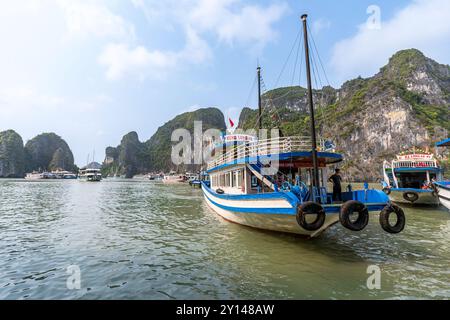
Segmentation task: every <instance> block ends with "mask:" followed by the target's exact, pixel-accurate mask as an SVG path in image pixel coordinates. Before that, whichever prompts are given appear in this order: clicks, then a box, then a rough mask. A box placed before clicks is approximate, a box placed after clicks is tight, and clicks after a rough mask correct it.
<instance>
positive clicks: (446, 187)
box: [434, 181, 450, 191]
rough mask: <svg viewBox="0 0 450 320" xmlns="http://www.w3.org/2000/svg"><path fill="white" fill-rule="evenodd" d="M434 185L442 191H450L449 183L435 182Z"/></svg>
mask: <svg viewBox="0 0 450 320" xmlns="http://www.w3.org/2000/svg"><path fill="white" fill-rule="evenodd" d="M434 184H435V185H437V186H438V187H440V188H442V189H445V190H449V191H450V181H439V182H435V183H434Z"/></svg>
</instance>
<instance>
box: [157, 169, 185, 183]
mask: <svg viewBox="0 0 450 320" xmlns="http://www.w3.org/2000/svg"><path fill="white" fill-rule="evenodd" d="M162 181H163V183H165V184H179V183H183V182H186V176H185V175H181V174H177V173H176V172H171V173H170V174H168V175H164V178H163V180H162Z"/></svg>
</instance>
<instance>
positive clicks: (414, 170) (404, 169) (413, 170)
mask: <svg viewBox="0 0 450 320" xmlns="http://www.w3.org/2000/svg"><path fill="white" fill-rule="evenodd" d="M427 171H436V172H439V171H441V169H440V168H433V167H423V168H396V169H395V172H427Z"/></svg>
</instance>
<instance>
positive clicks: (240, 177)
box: [236, 170, 242, 188]
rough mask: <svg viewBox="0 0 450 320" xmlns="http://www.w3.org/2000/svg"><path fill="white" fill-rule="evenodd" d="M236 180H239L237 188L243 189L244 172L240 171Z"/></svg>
mask: <svg viewBox="0 0 450 320" xmlns="http://www.w3.org/2000/svg"><path fill="white" fill-rule="evenodd" d="M236 179H237V187H238V188H241V187H242V170H239V171H238V172H237V173H236Z"/></svg>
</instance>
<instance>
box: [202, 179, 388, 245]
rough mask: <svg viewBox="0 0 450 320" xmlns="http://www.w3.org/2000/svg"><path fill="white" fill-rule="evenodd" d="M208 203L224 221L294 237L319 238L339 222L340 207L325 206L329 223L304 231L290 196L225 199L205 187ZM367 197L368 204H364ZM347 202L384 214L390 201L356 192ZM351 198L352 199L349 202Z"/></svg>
mask: <svg viewBox="0 0 450 320" xmlns="http://www.w3.org/2000/svg"><path fill="white" fill-rule="evenodd" d="M202 190H203V194H204V197H205V201H206V203H207V204H208V206H209V207H211V209H213V210H214V211H215V212H216V213H217V214H218V215H220V216H221V217H222V218H224V219H225V220H228V221H230V222H234V223H237V224H241V225H244V226H248V227H253V228H257V229H263V230H270V231H277V232H284V233H294V234H299V235H303V236H308V237H311V238H313V237H317V236H319V235H320V234H322V233H323V232H324V231H325V230H327V229H328V228H330V227H331V226H333V225H334V224H336V223H338V222H339V212H340V209H341V206H342V205H341V204H332V205H324V206H323V208H324V210H325V212H326V219H325V223H324V225H323V226H322V227H321V228H320V229H319V230H316V231H308V230H305V229H303V228H302V227H301V226H300V225H299V223H298V222H297V207H298V206H299V203H300V202H299V200H298V198H297V197H296V196H295V195H294V194H293V193H291V192H273V193H264V194H251V195H229V194H228V195H225V194H218V193H216V192H214V191H213V190H212V189H210V188H209V187H207V186H205V185H204V184H203V185H202ZM367 196H368V198H367V199H368V200H375V201H369V202H368V201H364V200H365V198H366V197H367ZM347 197H348V199H347V200H359V201H363V202H365V203H366V205H367V208H368V210H369V211H378V212H379V211H381V210H382V209H383V208H384V207H385V206H386V205H387V202H388V201H389V200H388V198H387V196H385V195H384V193H382V192H380V191H376V190H369V191H368V192H367V193H365V192H364V191H355V192H351V193H348V194H347ZM350 198H351V199H350Z"/></svg>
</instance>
